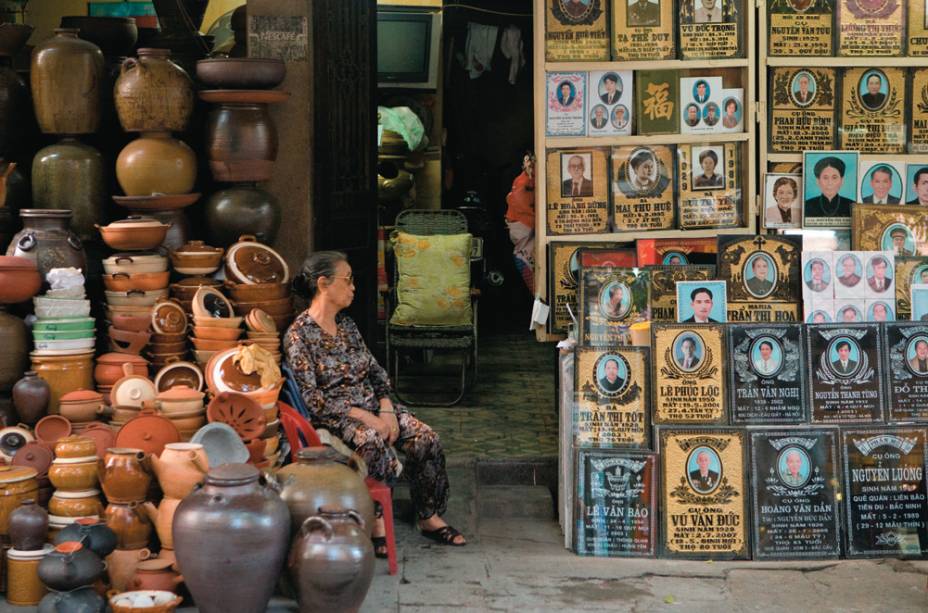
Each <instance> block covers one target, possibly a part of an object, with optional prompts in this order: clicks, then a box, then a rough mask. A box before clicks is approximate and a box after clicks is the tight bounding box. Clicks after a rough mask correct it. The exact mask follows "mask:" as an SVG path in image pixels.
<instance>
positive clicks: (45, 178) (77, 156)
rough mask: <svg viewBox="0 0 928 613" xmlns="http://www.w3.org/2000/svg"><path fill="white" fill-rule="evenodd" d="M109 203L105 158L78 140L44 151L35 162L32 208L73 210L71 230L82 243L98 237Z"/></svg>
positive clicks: (50, 147)
mask: <svg viewBox="0 0 928 613" xmlns="http://www.w3.org/2000/svg"><path fill="white" fill-rule="evenodd" d="M105 201H106V187H105V185H104V171H103V156H102V155H100V152H99V151H97V150H96V149H94V148H93V147H91V146H90V145H85V144H84V143H82V142H80V141H79V140H76V139H74V138H64V139H62V140H61V141H59V142H58V143H55V144H54V145H49V146H48V147H45V148H44V149H40V150H39V152H38V153H36V154H35V158H34V159H33V161H32V206H34V207H35V208H37V209H62V210H71V211H72V212H73V213H74V216H73V217H72V218H71V227H72V228H73V229H74V232H75V233H76V234H77V235H78V236H79V237H80V238H81V240H84V241H88V240H93V239H94V238H95V237H96V233H95V232H94V223H97V222H100V221H101V220H102V219H103V217H104V216H103V206H104V203H105Z"/></svg>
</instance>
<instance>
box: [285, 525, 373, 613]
mask: <svg viewBox="0 0 928 613" xmlns="http://www.w3.org/2000/svg"><path fill="white" fill-rule="evenodd" d="M287 569H288V570H289V572H290V579H291V580H292V581H293V583H294V585H295V586H296V590H297V600H298V601H299V603H300V612H301V613H313V612H315V611H346V612H354V611H357V610H358V609H360V608H361V603H363V602H364V597H365V596H366V595H367V590H368V589H369V588H370V586H371V580H372V579H373V578H374V547H373V545H372V544H371V539H370V536H368V534H367V529H366V528H365V526H364V520H363V519H361V516H360V515H358V513H357V512H355V511H349V510H347V509H343V508H340V507H323V508H321V509H319V513H318V514H315V515H313V516H312V517H308V518H306V521H304V522H303V524H302V526H300V531H299V534H298V535H297V537H296V539H295V540H294V541H293V546H292V547H291V549H290V557H289V560H288V562H287Z"/></svg>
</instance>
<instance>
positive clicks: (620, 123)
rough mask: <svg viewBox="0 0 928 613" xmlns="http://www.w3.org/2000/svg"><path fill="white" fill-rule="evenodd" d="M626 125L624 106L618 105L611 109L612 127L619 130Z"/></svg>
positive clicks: (626, 110) (625, 109)
mask: <svg viewBox="0 0 928 613" xmlns="http://www.w3.org/2000/svg"><path fill="white" fill-rule="evenodd" d="M627 125H628V109H627V108H625V105H624V104H620V105H618V106H617V107H615V108H614V109H612V127H614V128H615V129H616V130H621V129H622V128H624V127H625V126H627Z"/></svg>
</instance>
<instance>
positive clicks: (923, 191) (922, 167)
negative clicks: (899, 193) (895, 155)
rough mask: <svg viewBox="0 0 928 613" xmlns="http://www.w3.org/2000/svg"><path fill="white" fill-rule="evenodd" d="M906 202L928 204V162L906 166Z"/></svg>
mask: <svg viewBox="0 0 928 613" xmlns="http://www.w3.org/2000/svg"><path fill="white" fill-rule="evenodd" d="M905 203H906V204H921V205H923V206H928V164H908V165H907V166H906V167H905Z"/></svg>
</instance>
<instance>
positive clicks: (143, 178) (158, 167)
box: [116, 132, 197, 196]
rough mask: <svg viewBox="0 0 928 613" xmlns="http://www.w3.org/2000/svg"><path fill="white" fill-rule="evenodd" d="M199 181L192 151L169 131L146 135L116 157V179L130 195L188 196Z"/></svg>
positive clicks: (194, 155)
mask: <svg viewBox="0 0 928 613" xmlns="http://www.w3.org/2000/svg"><path fill="white" fill-rule="evenodd" d="M196 178H197V160H196V154H194V152H193V149H191V148H190V147H189V146H188V145H187V144H186V143H184V142H183V141H180V140H177V139H175V138H171V135H170V133H168V132H143V133H142V135H141V136H140V137H139V138H137V139H135V140H134V141H132V142H131V143H129V144H128V145H126V146H125V148H123V150H122V151H120V152H119V157H118V158H116V179H117V180H118V181H119V185H120V187H122V189H123V191H124V192H125V193H126V195H127V196H150V195H151V194H186V193H188V192H190V190H192V189H193V184H194V182H195V181H196Z"/></svg>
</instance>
